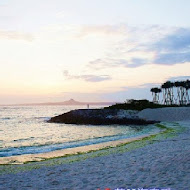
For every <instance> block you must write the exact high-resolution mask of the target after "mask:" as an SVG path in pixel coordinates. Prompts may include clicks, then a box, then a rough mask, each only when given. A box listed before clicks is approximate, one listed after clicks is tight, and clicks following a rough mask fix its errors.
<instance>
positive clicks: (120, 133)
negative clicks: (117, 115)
mask: <svg viewBox="0 0 190 190" xmlns="http://www.w3.org/2000/svg"><path fill="white" fill-rule="evenodd" d="M99 107H103V106H99ZM78 108H80V109H84V108H86V106H4V107H3V106H2V107H0V157H9V156H14V155H23V154H37V153H44V152H51V151H54V150H61V149H67V148H73V147H80V146H86V145H91V144H98V143H102V142H108V141H114V140H120V139H126V138H131V137H136V136H140V135H143V134H150V133H154V132H155V131H158V128H156V127H155V126H154V125H149V126H146V127H142V126H141V127H140V126H139V127H135V128H134V127H131V126H121V125H109V126H93V125H73V124H56V123H48V122H47V121H48V119H50V118H51V117H53V116H56V115H59V114H63V113H65V112H68V111H70V110H74V109H78ZM91 108H97V106H93V107H91Z"/></svg>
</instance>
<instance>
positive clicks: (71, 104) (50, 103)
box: [1, 99, 116, 106]
mask: <svg viewBox="0 0 190 190" xmlns="http://www.w3.org/2000/svg"><path fill="white" fill-rule="evenodd" d="M113 104H116V102H79V101H75V100H74V99H70V100H68V101H64V102H45V103H26V104H11V105H1V106H35V105H36V106H46V105H47V106H51V105H52V106H53V105H68V106H77V105H113Z"/></svg>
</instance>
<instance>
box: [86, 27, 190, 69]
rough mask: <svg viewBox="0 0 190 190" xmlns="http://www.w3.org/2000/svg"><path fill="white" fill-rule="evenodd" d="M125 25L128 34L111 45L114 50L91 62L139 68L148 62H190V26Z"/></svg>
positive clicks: (93, 64) (101, 64)
mask: <svg viewBox="0 0 190 190" xmlns="http://www.w3.org/2000/svg"><path fill="white" fill-rule="evenodd" d="M109 29H110V30H111V28H109ZM124 29H126V30H127V32H126V33H125V32H122V35H124V36H125V37H124V38H123V39H122V40H120V41H118V42H117V44H115V45H113V48H110V49H111V52H110V53H109V54H108V55H107V56H105V57H104V58H98V59H95V60H93V61H90V62H89V63H88V65H89V66H91V67H94V68H95V69H97V68H99V69H104V68H110V67H126V68H137V67H141V66H144V65H146V64H154V65H175V64H183V63H187V62H190V29H189V28H174V27H171V28H168V27H165V28H164V27H159V26H151V27H149V28H148V27H147V28H146V27H139V28H138V27H132V28H131V29H130V28H129V27H126V28H124V27H123V30H124ZM112 30H113V29H112ZM113 31H114V30H113ZM117 32H119V31H117Z"/></svg>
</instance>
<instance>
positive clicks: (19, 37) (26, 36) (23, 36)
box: [0, 30, 34, 41]
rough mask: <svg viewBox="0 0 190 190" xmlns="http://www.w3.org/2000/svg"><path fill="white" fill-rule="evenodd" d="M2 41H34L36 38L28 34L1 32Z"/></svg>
mask: <svg viewBox="0 0 190 190" xmlns="http://www.w3.org/2000/svg"><path fill="white" fill-rule="evenodd" d="M0 39H11V40H26V41H32V40H33V39H34V37H33V35H31V34H27V33H22V32H15V31H6V30H0Z"/></svg>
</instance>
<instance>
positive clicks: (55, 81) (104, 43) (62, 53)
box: [0, 0, 190, 104]
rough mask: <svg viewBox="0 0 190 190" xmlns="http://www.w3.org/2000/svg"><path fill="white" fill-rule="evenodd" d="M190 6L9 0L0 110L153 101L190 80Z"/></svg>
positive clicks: (1, 27) (1, 26)
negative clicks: (154, 92) (160, 91)
mask: <svg viewBox="0 0 190 190" xmlns="http://www.w3.org/2000/svg"><path fill="white" fill-rule="evenodd" d="M189 7H190V1H188V0H160V1H152V0H141V1H137V0H133V1H131V0H117V1H115V0H94V1H88V0H77V1H76V0H54V1H52V0H38V1H37V0H28V1H24V0H1V1H0V52H1V56H0V91H1V94H0V104H23V103H41V102H62V101H66V100H69V99H71V98H73V99H75V100H77V101H81V102H99V101H103V102H123V101H125V100H126V99H132V98H133V99H148V100H151V93H150V88H151V87H159V86H160V84H161V83H163V82H165V81H167V80H172V81H175V80H183V79H187V78H190V72H189V70H190V23H189V20H188V19H189V18H190V12H189Z"/></svg>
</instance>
